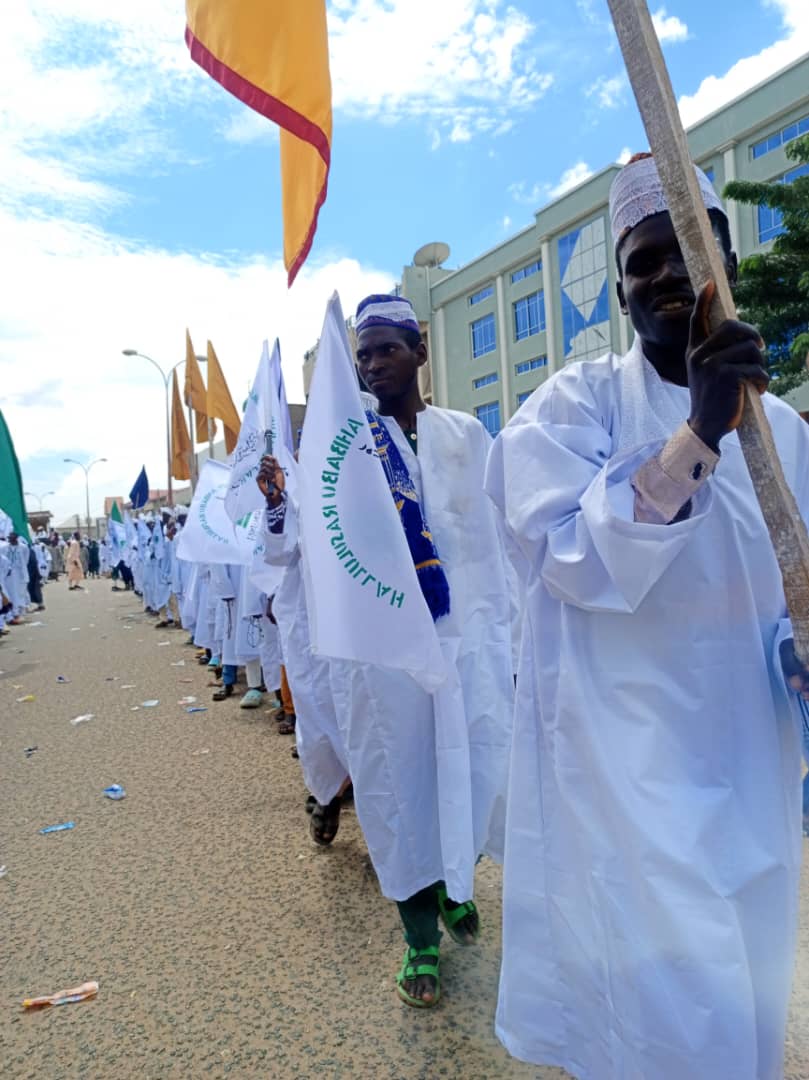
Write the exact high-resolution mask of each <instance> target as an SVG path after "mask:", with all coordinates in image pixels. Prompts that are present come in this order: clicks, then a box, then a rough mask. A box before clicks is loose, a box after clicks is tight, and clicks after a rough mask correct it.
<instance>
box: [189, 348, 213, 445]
mask: <svg viewBox="0 0 809 1080" xmlns="http://www.w3.org/2000/svg"><path fill="white" fill-rule="evenodd" d="M183 400H184V401H185V403H186V405H190V406H191V408H192V409H193V410H194V422H195V425H196V431H197V442H198V443H204V442H207V441H208V391H207V390H206V389H205V383H204V382H203V381H202V373H201V372H200V370H199V364H198V363H197V357H196V354H195V352H194V346H193V345H192V344H191V335H190V334H189V333H188V330H186V332H185V386H184V387H183ZM212 430H213V433H214V434H216V424H214V426H213V429H212Z"/></svg>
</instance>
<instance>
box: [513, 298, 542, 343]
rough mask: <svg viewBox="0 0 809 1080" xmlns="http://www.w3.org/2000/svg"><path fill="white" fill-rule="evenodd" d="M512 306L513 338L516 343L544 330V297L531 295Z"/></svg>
mask: <svg viewBox="0 0 809 1080" xmlns="http://www.w3.org/2000/svg"><path fill="white" fill-rule="evenodd" d="M513 306H514V337H515V339H516V340H517V341H522V340H523V338H527V337H531V336H532V335H533V334H538V333H539V332H540V331H541V330H544V329H545V296H544V294H543V293H541V292H535V293H531V294H530V296H524V297H523V298H522V299H521V300H517V301H516V302H515V304H514V305H513Z"/></svg>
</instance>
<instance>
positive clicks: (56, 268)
mask: <svg viewBox="0 0 809 1080" xmlns="http://www.w3.org/2000/svg"><path fill="white" fill-rule="evenodd" d="M0 247H2V249H3V250H5V251H14V252H15V253H16V254H15V260H14V273H13V274H9V275H7V276H6V278H5V280H4V286H3V290H2V292H0V385H2V386H3V409H4V413H5V416H6V419H7V421H8V423H9V426H10V428H11V431H12V435H13V438H14V440H15V443H16V447H17V452H18V454H19V456H20V459H21V467H22V471H23V479H24V482H25V487H26V488H27V489H29V490H33V491H40V490H41V491H45V490H48V489H49V488H55V487H56V484H57V476H55V475H54V471H53V469H54V466H53V464H52V463H53V462H55V463H56V465H57V469H56V471H57V473H58V474H59V475H62V473H63V471H67V470H66V467H65V468H64V470H63V467H62V465H61V461H62V458H63V457H65V456H67V457H76V458H77V459H78V460H80V461H84V460H87V461H89V460H92V459H93V458H96V457H106V458H108V459H109V461H108V463H107V464H105V465H99V466H97V468H96V469H94V470H93V472H92V473H91V481H92V485H91V494H92V505H93V507H94V508H98V507H100V505H101V500H102V498H103V496H104V495H105V494H114V493H124V494H126V493H127V492H128V491H129V489H130V487H131V486H132V482H133V481H134V479H135V473H136V472H137V470H138V469H139V468H140V465H141V464H142V463H145V464H146V468H147V472H148V473H149V476H150V480H151V482H152V485H153V486H155V487H156V486H165V428H164V415H163V391H162V387H161V384H160V380H159V378H158V376H157V373H156V372H155V371H154V369H153V368H152V367H151V366H150V365H149V364H148V363H146V361H145V360H142V359H139V358H137V357H132V358H127V357H125V356H123V355H122V354H121V350H122V349H124V348H135V349H138V350H139V351H141V352H144V353H146V354H147V355H148V356H152V357H154V359H155V360H157V362H158V363H159V364H161V365H162V366H163V367H164V368H169V367H170V366H171V365H172V364H174V363H176V362H177V361H178V360H181V359H182V358H183V356H184V349H185V345H184V332H185V325H186V322H187V323H188V324H189V329H190V331H191V336H192V340H193V342H194V345H195V348H196V351H197V352H201V353H203V354H204V352H205V343H206V340H207V339H208V338H210V339H211V341H213V343H214V345H215V347H216V350H217V354H218V356H219V359H220V360H221V362H222V367H223V369H224V371H225V376H226V378H227V380H228V383H229V385H230V389H231V392H232V394H233V398H234V400H235V401H236V403H237V405H239V404H241V401H242V399H243V397H244V396H245V394H246V391H247V387H248V383H249V381H250V379H251V378H252V376H253V374H254V371H255V368H256V366H257V364H258V358H259V350H260V345H261V341H262V339H263V338H265V337H270V338H272V337H275V336H276V335H277V336H278V337H280V339H281V348H282V352H283V357H284V374H285V378H286V380H287V387H288V392H289V398H290V400H291V401H301V400H302V399H303V394H302V378H301V364H302V360H303V352H304V350H305V349H307V348H309V347H310V346H311V345H312V344H314V342H315V340H316V339H317V336H318V333H319V329H320V319H321V316H322V313H323V312H324V311H325V307H326V301H327V300H328V297H329V296H330V295H331V293H332V291H333V290H334V289H335V288H337V289H338V290H339V291H340V295H341V298H342V301H343V305H344V308H345V310H346V311H347V312H348V311H351V310H353V308H354V306H355V305H356V303H357V301H358V300H359V299H360V298H361V297H362V296H363V295H366V294H367V293H371V292H383V291H387V290H389V289H390V287H391V285H392V284H393V281H394V275H393V273H392V272H385V271H381V270H376V269H374V268H370V267H365V266H361V265H360V264H359V263H358V262H356V261H355V260H353V259H348V258H339V257H325V258H322V259H320V260H317V261H314V262H312V263H311V264H307V265H306V266H305V267H304V268H303V270H302V271H301V273H300V275H299V277H298V280H297V281H296V283H295V286H294V288H293V289H292V290H290V291H287V287H286V273H285V271H284V268H283V266H282V265H281V264H280V262H279V261H272V260H268V259H265V258H263V257H261V256H259V255H256V256H253V257H245V258H242V259H240V260H239V261H233V260H228V259H224V258H221V257H217V256H215V255H202V256H199V257H194V256H191V255H185V254H179V255H178V254H170V253H168V252H165V251H161V250H159V249H155V248H150V247H146V246H138V245H133V244H131V243H128V242H125V241H122V240H121V239H119V238H117V237H115V236H112V235H109V234H106V233H104V232H103V231H101V230H99V229H96V228H92V227H89V226H80V225H77V224H75V223H73V222H70V221H67V220H56V219H51V220H49V221H44V220H22V219H20V218H19V217H15V216H14V215H12V214H10V213H8V212H6V211H2V210H0ZM397 270H398V267H397ZM45 459H47V460H48V462H49V464H48V466H47V469H48V471H47V473H42V471H41V470H42V468H43V466H42V464H41V462H43V460H45ZM79 480H81V483H79ZM40 484H41V485H44V486H40ZM83 485H84V480H83V474H80V475H78V476H76V475H71V476H69V477H66V478H65V479H64V480H63V482H62V485H61V488H60V490H59V492H58V493H57V497H56V498H51V499H50V500H49V508H50V509H51V510H53V511H54V512H55V513H56V514H57V518H59V519H61V518H63V517H66V516H67V515H68V514H70V513H74V512H75V511H76V510H77V509H79V510H80V509H81V508H82V507H83V505H84V501H83V491H84V486H83Z"/></svg>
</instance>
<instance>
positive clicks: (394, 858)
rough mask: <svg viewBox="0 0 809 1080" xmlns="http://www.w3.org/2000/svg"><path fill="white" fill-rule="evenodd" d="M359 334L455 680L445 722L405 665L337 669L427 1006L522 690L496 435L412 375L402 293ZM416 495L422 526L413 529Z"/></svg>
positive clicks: (402, 982) (464, 937)
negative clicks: (492, 456)
mask: <svg viewBox="0 0 809 1080" xmlns="http://www.w3.org/2000/svg"><path fill="white" fill-rule="evenodd" d="M357 334H358V338H357V367H358V370H359V373H360V375H361V377H362V378H363V380H364V381H365V383H366V384H367V386H368V388H369V389H370V391H371V393H372V394H374V396H375V397H376V399H377V400H378V402H379V407H378V410H377V414H376V416H375V419H374V425H373V426H372V430H374V427H376V429H377V430H378V431H379V432H380V435H381V436H382V437H386V435H387V437H388V438H389V442H387V443H386V455H387V458H388V460H389V461H390V460H392V459H393V457H394V456H395V457H396V459H397V461H400V462H401V466H402V467H403V470H406V472H407V474H408V478H409V479H408V485H412V494H411V496H410V503H411V505H410V507H408V508H407V515H405V511H404V509H403V508H404V507H405V503H404V502H402V506H401V507H400V517H401V519H402V521H403V528H404V529H405V535H406V536H407V537H408V544H409V545H410V547H411V554H412V555H413V556H414V564H415V566H416V572H417V576H418V575H419V572H420V570H421V569H422V568H423V569H425V570H426V571H427V573H425V574H424V575H423V576H420V577H419V582H420V585H421V587H422V591H423V593H424V596H425V600H426V601H427V604H428V607H430V610H431V612H432V614H433V617H434V619H435V621H436V631H437V633H438V637H439V639H440V641H441V644H442V646H443V651H444V653H445V656H446V657H447V658H448V660H449V662H450V663H452V662H454V666H455V672H456V674H457V682H458V686H459V691H458V693H457V694H455V696H454V698H453V707H452V709H451V710H449V711H450V712H451V713H452V718H451V719H450V720H447V719H446V718H445V721H446V722H438V721H437V714H436V709H435V707H434V699H433V697H432V696H431V695H430V694H428V693H427V692H426V691H424V690H423V689H422V688H421V687H420V686H419V685H418V684H417V683H416V682H415V680H414V679H412V678H411V677H410V676H409V675H407V674H406V673H404V672H401V671H396V670H393V669H391V668H383V667H377V666H374V665H371V664H360V663H351V662H347V661H338V660H332V661H331V665H330V666H331V683H332V691H333V695H334V703H335V709H336V716H337V721H338V723H339V725H340V732H341V736H342V742H343V747H344V753H345V758H346V764H347V765H348V768H349V773H350V776H351V780H352V782H353V785H354V799H355V807H356V811H357V817H358V819H359V822H360V825H361V827H362V830H363V834H364V836H365V840H366V843H367V845H368V851H369V854H370V856H371V860H372V862H373V865H374V869H375V870H376V873H377V877H378V879H379V883H380V887H381V889H382V892H383V894H384V895H385V896H387V897H388V898H390V899H392V900H395V901H396V902H397V904H398V908H399V914H400V917H401V919H402V923H403V927H404V932H405V940H406V941H407V944H408V949H407V951H406V952H405V958H404V961H403V964H402V967H401V970H400V972H399V975H398V977H397V984H398V992H399V996H400V998H401V999H402V1000H403V1001H405V1002H406V1003H407V1004H409V1005H412V1006H415V1007H419V1008H424V1007H428V1006H432V1005H435V1004H436V1003H437V1001H438V1000H439V997H440V975H439V942H440V939H441V933H440V931H439V928H438V921H439V917H440V918H441V920H442V921H443V923H444V926H445V927H446V929H447V931H448V933H449V934H450V935H451V936H452V937H453V939H454V940H455V941H456V942H457V943H458V944H462V945H469V944H472V943H473V942H474V941H475V940H476V938H477V935H478V931H479V920H478V913H477V910H476V908H475V905H474V903H473V901H472V891H473V877H474V860H475V857H476V856H477V855H479V854H481V853H482V852H483V851H486V850H489V851H494V850H496V849H497V848H498V847H499V840H500V839H501V837H500V834H501V832H502V824H503V822H502V815H503V810H504V792H505V773H506V764H507V757H508V747H509V743H510V728H511V712H512V705H513V691H514V684H513V674H512V658H511V625H510V608H509V595H508V587H507V583H506V572H505V555H504V551H503V546H502V544H501V542H500V538H499V535H498V531H497V525H496V519H495V515H494V513H493V508H492V506H491V504H490V503H489V502H488V501H487V500H486V498H485V496H484V495H483V492H482V483H483V475H484V471H485V465H486V456H487V453H488V449H489V445H490V439H489V436H488V434H487V433H486V431H485V429H484V428H483V426H482V425H481V424H480V422H479V421H477V420H475V419H473V418H472V417H470V416H468V415H467V414H465V413H460V412H454V411H451V410H448V409H437V408H433V407H431V406H428V405H425V403H424V401H423V400H422V398H421V395H420V393H419V388H418V371H419V368H420V367H421V366H422V365H423V364H424V363H426V360H427V350H426V346H425V345H424V343H423V341H422V340H421V336H420V333H419V328H418V322H417V320H416V317H415V313H414V311H413V308H412V305H411V304H410V303H409V301H407V300H404V299H402V298H400V297H395V296H372V297H368V298H367V299H366V300H364V301H363V302H362V303H361V304H360V305H359V308H358V310H357ZM383 428H384V432H383V431H382V429H383ZM304 438H305V436H304ZM382 467H383V466H382V464H381V462H380V468H382ZM391 497H392V498H393V495H392V496H391ZM414 506H417V508H418V510H417V512H418V515H419V518H418V520H419V522H420V524H419V525H417V526H414V527H413V531H412V533H410V534H408V529H407V528H406V527H405V526H404V521H405V516H407V519H408V520H409V521H412V520H413V519H412V511H413V508H414ZM425 539H426V540H428V541H429V543H428V544H426V545H425V543H424V540H425ZM425 548H426V551H425ZM417 549H418V550H421V551H422V552H423V554H422V555H421V556H419V557H416V555H415V552H416V550H417ZM303 550H304V554H305V551H306V537H305V536H304V537H303ZM430 553H431V554H430ZM420 560H423V561H420ZM433 570H435V571H436V573H435V574H433V573H432V571H433ZM436 578H438V579H439V580H438V581H436V580H435V579H436ZM315 584H316V583H315ZM442 593H445V594H446V595H445V600H446V603H440V596H441V594H442ZM345 615H346V618H350V617H351V613H350V612H346V613H345ZM391 647H394V646H393V645H392V646H391ZM293 692H294V688H293ZM467 840H468V842H466V841H467ZM445 882H447V883H450V882H461V883H462V885H460V886H458V888H460V889H462V891H463V893H464V895H457V890H456V887H455V886H453V885H450V888H451V889H452V892H451V893H449V894H448V890H447V887H446V886H445Z"/></svg>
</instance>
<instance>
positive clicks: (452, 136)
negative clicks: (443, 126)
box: [449, 120, 472, 143]
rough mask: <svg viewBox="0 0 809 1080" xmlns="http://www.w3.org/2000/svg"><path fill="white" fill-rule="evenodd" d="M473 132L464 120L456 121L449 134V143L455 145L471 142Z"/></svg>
mask: <svg viewBox="0 0 809 1080" xmlns="http://www.w3.org/2000/svg"><path fill="white" fill-rule="evenodd" d="M471 138H472V132H471V131H470V129H469V127H468V125H467V124H466V122H465V121H464V120H456V121H455V123H454V124H453V126H452V131H451V132H450V133H449V141H450V142H454V143H464V142H469V140H470V139H471Z"/></svg>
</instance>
